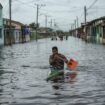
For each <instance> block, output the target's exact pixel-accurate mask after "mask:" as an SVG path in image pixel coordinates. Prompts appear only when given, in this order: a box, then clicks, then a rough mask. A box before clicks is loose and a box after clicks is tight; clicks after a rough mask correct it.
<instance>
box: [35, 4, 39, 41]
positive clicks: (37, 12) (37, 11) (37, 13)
mask: <svg viewBox="0 0 105 105" xmlns="http://www.w3.org/2000/svg"><path fill="white" fill-rule="evenodd" d="M36 8H37V10H36V41H37V28H38V15H39V5H38V4H37V5H36Z"/></svg>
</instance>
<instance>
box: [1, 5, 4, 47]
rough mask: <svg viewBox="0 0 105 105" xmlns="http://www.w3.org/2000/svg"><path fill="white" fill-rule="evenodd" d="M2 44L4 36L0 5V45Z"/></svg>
mask: <svg viewBox="0 0 105 105" xmlns="http://www.w3.org/2000/svg"><path fill="white" fill-rule="evenodd" d="M3 44H4V35H3V16H2V7H1V5H0V45H3Z"/></svg>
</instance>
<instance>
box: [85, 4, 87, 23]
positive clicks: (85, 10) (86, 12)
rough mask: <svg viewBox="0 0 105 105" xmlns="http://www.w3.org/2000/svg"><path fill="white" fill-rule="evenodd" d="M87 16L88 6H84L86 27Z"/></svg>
mask: <svg viewBox="0 0 105 105" xmlns="http://www.w3.org/2000/svg"><path fill="white" fill-rule="evenodd" d="M86 15H87V9H86V6H84V19H85V25H86Z"/></svg>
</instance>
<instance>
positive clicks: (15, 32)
mask: <svg viewBox="0 0 105 105" xmlns="http://www.w3.org/2000/svg"><path fill="white" fill-rule="evenodd" d="M3 23H4V37H5V38H4V39H5V44H7V45H8V44H9V43H10V40H11V41H12V43H19V42H21V41H22V31H21V28H22V26H23V24H22V23H20V22H17V21H14V20H11V34H10V20H9V19H5V18H4V19H3Z"/></svg>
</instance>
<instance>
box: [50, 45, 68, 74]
mask: <svg viewBox="0 0 105 105" xmlns="http://www.w3.org/2000/svg"><path fill="white" fill-rule="evenodd" d="M49 63H50V66H51V70H54V71H59V72H61V75H64V63H68V60H67V58H66V57H65V56H64V55H63V54H60V53H58V48H57V47H56V46H54V47H52V55H50V57H49Z"/></svg>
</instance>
